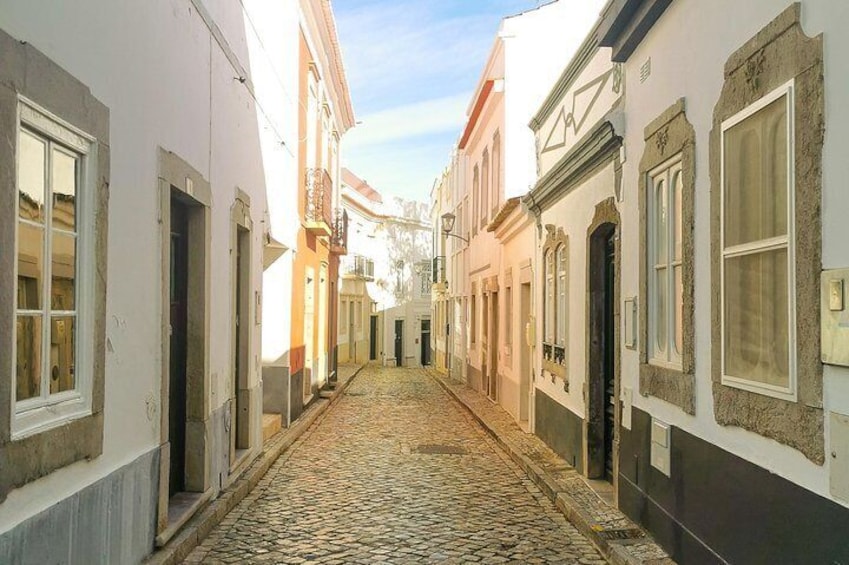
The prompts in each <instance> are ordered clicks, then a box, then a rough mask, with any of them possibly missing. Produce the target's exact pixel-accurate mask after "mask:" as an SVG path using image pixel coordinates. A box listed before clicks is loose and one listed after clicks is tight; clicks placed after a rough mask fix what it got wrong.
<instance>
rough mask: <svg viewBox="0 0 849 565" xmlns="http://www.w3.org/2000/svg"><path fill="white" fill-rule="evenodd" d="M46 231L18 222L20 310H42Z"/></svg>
mask: <svg viewBox="0 0 849 565" xmlns="http://www.w3.org/2000/svg"><path fill="white" fill-rule="evenodd" d="M43 277H44V229H42V228H41V227H38V226H33V225H31V224H27V223H24V222H18V309H20V310H41V307H42V306H41V289H42V283H43V280H44V278H43Z"/></svg>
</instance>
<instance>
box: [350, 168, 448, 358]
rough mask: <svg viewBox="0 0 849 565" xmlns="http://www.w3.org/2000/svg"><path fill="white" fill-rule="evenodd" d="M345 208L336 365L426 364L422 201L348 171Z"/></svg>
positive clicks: (427, 284) (426, 256)
mask: <svg viewBox="0 0 849 565" xmlns="http://www.w3.org/2000/svg"><path fill="white" fill-rule="evenodd" d="M342 207H343V208H344V209H345V210H346V211H347V213H348V255H347V256H346V257H345V259H344V260H343V262H342V265H341V267H340V286H339V328H338V332H339V333H338V343H339V362H340V363H344V362H363V361H366V360H377V361H380V362H381V363H382V364H384V365H390V366H401V365H403V366H420V365H428V364H430V363H431V349H430V343H431V336H430V333H431V331H432V328H431V316H430V291H431V256H432V251H431V250H432V245H431V228H430V223H429V221H428V217H427V210H428V206H427V204H425V203H423V202H413V201H407V200H403V199H401V198H397V197H393V198H391V199H390V200H388V201H384V200H383V197H382V196H381V195H380V193H378V192H377V191H376V190H375V189H374V188H372V187H371V186H369V185H368V183H367V182H365V181H364V180H363V179H360V178H359V177H357V176H356V175H355V174H353V173H352V172H350V171H348V170H347V169H343V173H342Z"/></svg>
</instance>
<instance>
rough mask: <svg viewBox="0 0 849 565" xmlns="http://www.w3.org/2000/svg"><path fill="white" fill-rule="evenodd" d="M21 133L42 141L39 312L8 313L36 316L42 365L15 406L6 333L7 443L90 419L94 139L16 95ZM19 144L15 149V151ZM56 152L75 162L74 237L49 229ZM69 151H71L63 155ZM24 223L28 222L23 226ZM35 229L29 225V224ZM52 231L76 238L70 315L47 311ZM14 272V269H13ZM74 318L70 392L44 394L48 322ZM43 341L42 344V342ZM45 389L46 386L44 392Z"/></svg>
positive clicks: (46, 390) (14, 341)
mask: <svg viewBox="0 0 849 565" xmlns="http://www.w3.org/2000/svg"><path fill="white" fill-rule="evenodd" d="M23 129H26V130H27V131H29V132H31V133H32V134H35V135H38V136H41V137H42V138H44V141H45V151H46V156H45V163H44V166H45V169H46V179H45V181H46V182H45V195H44V199H45V217H44V223H43V226H40V227H41V229H42V230H43V233H44V235H43V255H44V256H43V257H42V261H43V265H44V271H43V281H42V289H41V291H42V307H41V309H40V310H38V311H30V310H21V311H20V312H19V311H18V308H17V304H16V305H15V308H14V316H15V319H16V320H17V316H18V314H24V315H25V314H28V313H29V314H33V315H36V314H37V315H39V316H40V317H41V320H42V328H41V333H42V335H41V342H42V343H41V347H42V366H41V373H42V374H41V376H42V381H41V391H40V392H41V394H40V396H39V397H38V398H31V399H26V400H23V401H21V402H17V401H16V394H17V381H16V376H15V375H16V374H17V369H16V362H17V353H16V351H17V335H16V333H17V323H15V324H14V325H13V329H12V343H11V346H12V351H13V352H15V353H13V355H12V358H11V365H12V370H11V372H10V375H13V382H12V387H11V394H10V402H11V407H10V408H11V410H10V414H11V415H12V416H11V422H10V429H11V439H12V440H19V439H22V438H24V437H27V436H31V435H34V434H37V433H39V432H42V431H45V430H47V429H50V428H53V427H56V426H58V425H62V424H65V423H67V422H69V421H71V420H74V419H77V418H81V417H84V416H87V415H89V414H91V402H92V394H93V391H92V387H93V375H92V372H93V362H92V360H93V356H94V342H93V309H94V253H93V248H94V244H95V233H94V225H95V223H96V221H95V213H96V212H95V207H94V203H95V195H94V192H95V186H94V182H95V179H96V178H97V153H96V151H93V150H92V147H93V146H94V144H95V143H96V140H95V139H94V138H93V137H91V136H90V135H88V134H86V133H84V132H82V131H81V130H79V129H77V128H75V127H73V126H72V125H71V124H69V123H67V122H65V121H64V120H62V119H60V118H59V117H57V116H55V115H53V114H51V113H50V112H48V111H47V110H45V109H43V108H41V107H40V106H38V105H37V104H35V103H33V102H31V101H30V100H28V99H26V98H24V97H23V96H18V121H17V126H16V131H15V135H16V137H17V138H19V137H20V135H21V131H22V130H23ZM18 145H19V144H16V151H18V150H19V149H18V148H17V146H18ZM54 148H56V149H58V150H60V151H61V152H63V153H71V154H72V155H73V156H74V157H75V158H78V159H79V160H80V165H81V166H80V171H79V177H78V179H77V181H78V192H77V195H76V198H77V209H76V215H77V217H76V219H75V228H76V234H71V233H70V232H67V231H66V230H61V229H55V228H54V227H53V225H52V209H53V188H52V167H51V162H52V161H51V160H52V150H53V149H54ZM68 148H71V150H72V151H69V150H68ZM18 163H19V155H18V154H16V158H15V175H16V177H17V174H18ZM15 222H16V224H15V226H16V235H15V248H14V253H15V255H14V256H15V258H16V261H17V255H18V236H17V226H18V224H19V223H21V222H22V220H21V219H20V218H19V217H18V212H17V210H16V211H15ZM23 223H25V224H31V222H28V221H25V220H24V221H23ZM33 225H35V224H33ZM53 231H56V232H58V233H60V234H66V235H73V236H74V237H75V239H76V245H75V260H76V264H75V266H74V269H75V277H76V278H75V280H74V284H75V291H76V296H75V300H74V306H75V310H74V311H71V312H68V311H53V310H52V309H51V304H50V299H51V293H50V288H51V284H52V273H51V268H52V264H51V263H52V261H51V257H52V255H51V253H50V245H49V242H50V240H52V235H51V232H53ZM15 269H16V272H17V264H16V267H15ZM13 296H17V276H15V290H14V293H13ZM71 315H73V317H74V324H75V326H76V327H75V332H76V337H75V343H76V351H75V352H74V368H75V371H74V389H73V390H70V391H63V392H61V393H57V394H52V395H51V394H49V379H48V378H47V375H48V372H49V359H50V355H49V347H50V343H49V341H50V339H49V336H50V332H51V331H52V330H51V328H52V324H51V319H52V318H54V317H63V316H64V317H71ZM45 336H47V339H45ZM45 385H46V387H45Z"/></svg>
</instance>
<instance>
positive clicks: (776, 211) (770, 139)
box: [724, 96, 788, 246]
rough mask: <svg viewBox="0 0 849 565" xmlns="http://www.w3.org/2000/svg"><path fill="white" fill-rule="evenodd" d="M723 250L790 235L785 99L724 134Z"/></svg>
mask: <svg viewBox="0 0 849 565" xmlns="http://www.w3.org/2000/svg"><path fill="white" fill-rule="evenodd" d="M724 139H725V155H724V159H725V186H724V199H725V203H724V208H725V210H724V214H725V245H726V246H734V245H740V244H744V243H751V242H753V241H759V240H762V239H768V238H771V237H777V236H782V235H786V234H787V193H788V187H787V153H788V144H787V97H786V96H782V97H781V98H779V99H778V100H776V101H774V102H772V103H771V104H769V105H768V106H766V107H765V108H763V109H762V110H759V111H758V112H756V113H754V114H752V115H751V116H749V117H748V118H746V119H745V120H743V121H742V122H740V123H739V124H737V125H735V126H734V127H732V128H729V129H728V130H727V131H725V133H724Z"/></svg>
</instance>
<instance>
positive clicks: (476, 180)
mask: <svg viewBox="0 0 849 565" xmlns="http://www.w3.org/2000/svg"><path fill="white" fill-rule="evenodd" d="M479 171H480V169H479V168H478V166H477V165H475V169H474V172H473V173H472V199H473V202H474V209H473V210H472V235H474V234H477V233H478V222H477V214H478V210H480V209H481V206H482V205H481V203H480V196H481V195H480V177H479V175H480V172H479Z"/></svg>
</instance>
